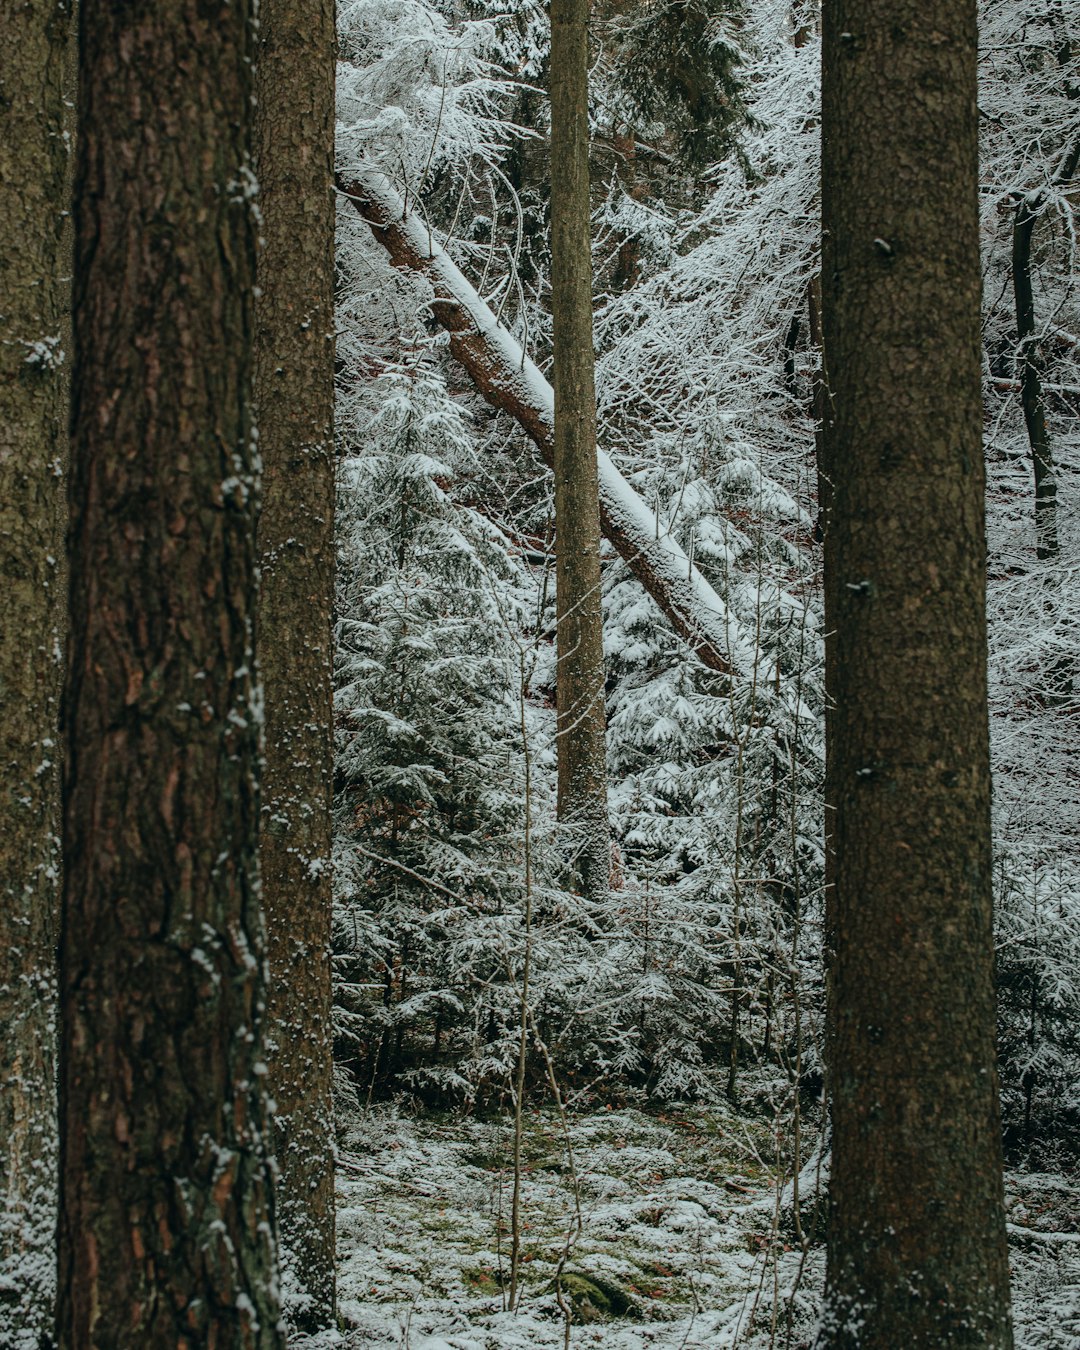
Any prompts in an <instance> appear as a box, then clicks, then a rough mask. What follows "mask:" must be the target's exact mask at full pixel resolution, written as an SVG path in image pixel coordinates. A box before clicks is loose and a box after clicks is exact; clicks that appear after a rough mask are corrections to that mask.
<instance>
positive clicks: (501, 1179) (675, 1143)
mask: <svg viewBox="0 0 1080 1350" xmlns="http://www.w3.org/2000/svg"><path fill="white" fill-rule="evenodd" d="M570 1128H571V1140H572V1146H573V1153H574V1159H575V1165H576V1172H577V1178H578V1189H579V1194H580V1204H581V1217H582V1229H581V1235H580V1237H578V1238H576V1240H574V1238H573V1230H574V1229H575V1227H576V1224H575V1200H574V1179H573V1172H572V1171H571V1170H570V1168H569V1167H568V1165H567V1152H566V1147H565V1143H564V1141H563V1138H562V1130H561V1125H560V1121H559V1117H558V1116H557V1114H555V1113H554V1112H550V1111H532V1112H530V1114H529V1117H528V1122H527V1133H526V1146H525V1157H526V1171H525V1182H524V1192H523V1194H524V1223H525V1225H526V1227H525V1231H524V1233H523V1242H524V1254H523V1271H524V1272H525V1275H524V1280H525V1284H524V1294H523V1297H522V1300H521V1306H520V1308H519V1310H518V1312H516V1313H512V1312H510V1311H508V1310H507V1309H506V1308H505V1306H504V1305H505V1294H504V1290H505V1288H506V1286H507V1284H508V1281H509V1269H510V1232H509V1220H510V1199H511V1188H512V1184H513V1178H512V1172H511V1166H510V1163H511V1149H512V1125H511V1122H510V1120H509V1119H504V1120H478V1119H464V1120H461V1119H458V1120H456V1121H443V1122H434V1121H432V1120H430V1119H428V1120H415V1119H411V1118H408V1117H405V1116H403V1115H400V1114H398V1113H397V1112H395V1111H393V1110H391V1109H385V1108H384V1109H377V1110H375V1111H373V1112H370V1113H366V1114H364V1115H361V1116H359V1117H358V1118H357V1119H356V1120H355V1121H354V1123H353V1125H352V1126H351V1128H350V1129H349V1130H348V1131H347V1133H346V1138H347V1145H346V1148H345V1150H344V1152H343V1156H342V1165H341V1174H340V1179H339V1205H340V1208H339V1248H340V1274H339V1290H340V1310H341V1314H342V1317H343V1320H344V1322H345V1324H346V1326H347V1327H348V1328H349V1330H348V1332H347V1333H346V1340H347V1344H348V1345H350V1346H354V1345H355V1346H385V1347H390V1346H402V1347H405V1346H408V1347H411V1348H412V1350H445V1348H446V1347H452V1350H488V1347H495V1346H498V1347H518V1346H520V1347H526V1346H530V1347H531V1346H535V1347H538V1348H539V1347H546V1346H561V1345H563V1343H564V1334H565V1324H564V1319H563V1315H562V1313H561V1312H560V1309H559V1306H558V1301H557V1298H556V1294H555V1289H554V1280H555V1276H556V1272H557V1270H558V1267H559V1263H560V1260H561V1259H562V1258H563V1254H564V1252H565V1251H566V1250H567V1243H568V1234H571V1237H570V1239H569V1241H570V1246H571V1250H570V1254H569V1257H568V1259H566V1261H565V1274H564V1276H563V1283H564V1287H565V1289H566V1292H567V1296H568V1297H569V1299H570V1300H571V1304H572V1308H573V1317H574V1321H573V1325H572V1329H571V1344H573V1345H575V1346H596V1345H604V1346H610V1347H612V1348H613V1350H616V1348H617V1350H631V1348H633V1350H637V1348H638V1347H644V1346H672V1347H674V1346H687V1347H689V1346H697V1345H702V1346H703V1345H710V1346H727V1345H734V1344H736V1343H738V1344H747V1345H749V1344H754V1343H757V1342H758V1341H760V1336H761V1334H762V1332H764V1334H765V1336H766V1341H765V1342H763V1343H767V1339H768V1333H769V1328H770V1326H771V1323H772V1317H771V1308H772V1306H773V1299H774V1295H775V1293H776V1292H777V1291H779V1293H780V1295H781V1301H780V1302H779V1303H778V1305H777V1306H778V1316H779V1319H780V1325H781V1326H782V1327H783V1330H784V1335H785V1336H786V1332H787V1324H786V1300H785V1299H784V1297H783V1296H784V1295H785V1294H786V1293H787V1292H788V1291H789V1290H790V1289H791V1287H792V1285H793V1283H794V1281H795V1278H796V1276H797V1274H798V1268H799V1265H800V1260H801V1251H800V1249H799V1248H798V1245H797V1243H796V1242H795V1240H794V1236H793V1234H792V1233H790V1232H788V1231H785V1227H784V1225H782V1224H781V1225H778V1224H777V1218H776V1202H775V1175H776V1169H775V1165H774V1161H773V1154H774V1152H775V1146H776V1143H775V1137H774V1131H773V1127H772V1122H771V1120H768V1119H761V1118H751V1117H745V1116H742V1115H740V1114H738V1113H736V1112H733V1111H732V1110H730V1108H726V1107H719V1108H712V1109H709V1110H705V1109H702V1108H700V1107H696V1106H695V1107H689V1106H678V1107H672V1108H670V1109H668V1110H666V1111H664V1112H662V1113H655V1112H651V1113H645V1112H642V1111H638V1110H634V1109H629V1108H627V1109H620V1110H606V1111H602V1112H598V1113H594V1114H590V1115H585V1116H580V1117H574V1118H572V1119H571V1127H570ZM820 1264H821V1261H820V1254H816V1253H812V1254H811V1257H810V1260H809V1262H808V1263H807V1269H806V1270H805V1271H804V1273H803V1274H804V1285H805V1286H806V1288H807V1289H808V1290H812V1288H813V1286H814V1285H815V1284H816V1283H818V1282H819V1281H820V1270H819V1268H820ZM815 1273H816V1278H815ZM815 1302H816V1299H815V1298H814V1297H813V1295H812V1294H811V1296H810V1297H808V1298H805V1299H804V1298H801V1297H800V1298H799V1299H798V1300H797V1301H796V1305H795V1312H796V1315H795V1322H794V1327H793V1331H794V1339H793V1341H792V1344H793V1345H798V1344H800V1343H802V1342H803V1341H804V1340H805V1338H806V1334H807V1332H808V1330H809V1329H810V1327H811V1325H812V1310H813V1304H814V1303H815ZM755 1313H756V1316H755ZM751 1323H753V1324H754V1329H753V1331H751Z"/></svg>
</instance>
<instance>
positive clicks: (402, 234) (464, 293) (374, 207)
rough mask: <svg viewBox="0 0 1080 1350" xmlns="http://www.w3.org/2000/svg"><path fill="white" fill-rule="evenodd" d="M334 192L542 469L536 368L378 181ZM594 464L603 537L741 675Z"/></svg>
mask: <svg viewBox="0 0 1080 1350" xmlns="http://www.w3.org/2000/svg"><path fill="white" fill-rule="evenodd" d="M338 186H339V188H340V190H341V191H342V192H343V193H344V195H345V196H346V197H348V199H349V200H350V201H351V202H352V204H353V205H354V206H355V207H356V209H357V211H359V213H360V214H361V216H363V218H364V220H366V221H367V223H368V225H370V226H371V230H372V233H373V234H374V235H375V238H376V239H377V240H378V241H379V243H380V244H382V245H383V247H384V248H385V249H386V251H387V253H388V254H389V255H390V260H391V262H393V263H394V264H395V266H398V267H407V268H411V269H412V270H414V271H417V272H420V273H422V274H423V275H424V276H425V277H426V278H427V279H428V281H429V282H430V284H431V287H432V289H433V291H434V293H435V294H434V299H433V300H432V302H431V312H432V316H433V317H434V318H435V320H436V321H437V322H438V323H439V324H440V325H441V326H442V327H443V328H445V329H446V331H447V332H448V333H449V335H450V350H451V352H452V353H453V355H454V356H455V357H456V358H457V359H458V360H459V361H460V362H461V364H462V365H463V366H464V367H465V369H466V370H467V371H468V372H469V375H470V376H471V377H472V379H473V381H474V383H475V384H476V387H477V389H478V390H479V391H480V393H481V394H483V396H484V398H485V399H486V400H487V402H488V403H490V404H491V405H492V406H493V407H496V408H499V409H500V410H501V411H503V412H506V413H509V414H510V416H511V417H513V418H514V419H515V420H516V421H517V422H518V423H519V425H520V426H521V427H522V428H523V429H524V431H525V432H526V434H527V435H528V436H529V438H530V440H532V441H533V443H534V444H535V445H536V447H537V449H538V450H539V451H540V453H541V455H542V456H543V459H544V462H545V463H546V464H547V465H548V467H549V468H550V467H551V464H552V458H553V447H554V441H553V424H554V417H555V411H554V409H555V401H554V395H553V393H552V389H551V385H550V384H549V382H548V381H547V380H546V379H545V377H544V376H543V374H542V373H541V371H540V370H539V368H538V367H537V366H536V364H535V363H534V362H533V361H532V360H531V359H530V358H529V356H528V355H527V353H526V352H525V351H524V350H523V349H522V347H521V345H520V344H519V343H518V342H517V341H516V340H515V339H514V338H513V337H512V336H511V335H510V334H509V333H508V332H507V330H506V329H505V328H504V327H503V326H502V325H501V324H500V323H499V322H498V320H497V319H496V318H495V315H494V314H493V313H492V312H491V310H490V308H489V307H488V306H487V305H486V304H485V303H484V301H483V300H482V299H481V297H480V296H479V295H478V294H477V292H476V291H475V290H474V289H473V287H472V286H471V285H470V284H469V283H468V281H467V280H466V279H465V277H464V276H463V275H462V273H461V272H460V270H459V269H458V268H457V266H456V265H455V264H454V262H453V261H452V260H451V258H450V257H449V256H448V254H447V253H446V252H445V250H444V249H443V248H442V247H441V245H440V244H439V243H438V242H437V241H436V240H435V238H434V237H433V235H432V232H431V230H430V229H429V228H428V227H427V226H426V225H425V224H424V222H423V221H422V220H421V219H420V218H419V217H418V216H417V215H416V214H415V213H413V212H410V211H409V210H408V209H407V206H406V203H405V202H404V201H403V200H402V198H401V195H400V193H398V191H397V190H396V189H395V188H394V186H393V184H392V183H391V182H390V181H389V180H388V179H387V178H386V177H385V175H383V174H380V173H367V174H364V175H363V176H357V177H353V178H351V179H349V180H348V181H343V180H342V179H340V178H339V180H338ZM597 461H598V463H597V468H598V471H599V480H600V526H601V529H602V531H603V534H604V537H605V538H606V539H607V540H608V541H609V542H610V543H611V544H612V545H613V546H614V547H615V549H616V550H617V551H618V553H619V554H620V555H621V556H622V557H623V558H624V559H625V560H626V562H627V564H628V565H629V567H630V570H631V572H632V573H633V574H634V576H635V577H636V578H637V580H638V581H640V582H641V584H642V585H643V586H644V587H645V589H646V590H647V591H648V592H649V594H650V595H651V596H652V597H653V599H654V600H655V601H656V603H657V604H658V605H659V606H660V608H661V609H662V610H663V612H664V613H665V614H666V615H667V616H668V619H669V620H670V621H671V623H672V624H673V626H674V627H675V629H676V630H677V632H679V633H680V634H681V635H682V637H684V638H685V639H686V641H687V642H688V643H689V644H690V645H691V647H692V648H693V649H694V651H695V652H696V653H697V655H698V656H699V657H700V659H701V660H702V661H703V662H704V664H705V665H707V666H708V667H709V668H710V669H711V670H715V671H719V672H721V673H723V674H745V673H747V672H748V671H749V669H750V665H751V661H752V656H751V653H750V651H749V649H748V647H747V645H746V643H745V641H744V640H743V638H742V636H741V635H740V632H739V628H738V624H737V622H736V619H735V616H734V615H733V614H732V613H731V611H730V610H729V608H728V607H727V605H725V603H724V601H723V600H722V599H721V597H720V596H719V595H718V594H717V593H716V591H715V590H714V589H713V587H712V586H710V584H709V583H708V581H706V579H705V578H704V577H703V576H702V575H701V573H700V572H699V571H698V570H697V568H696V567H695V566H694V565H693V563H692V562H691V561H690V559H689V558H688V557H687V555H686V553H685V551H684V550H683V549H682V547H681V546H680V545H679V544H678V542H677V541H676V540H675V539H673V538H672V537H671V535H670V534H668V533H667V532H666V531H664V530H662V529H661V526H660V523H659V521H658V520H657V517H656V516H655V514H654V513H653V512H652V511H651V510H650V509H649V507H648V506H647V505H646V504H645V502H644V501H642V499H641V497H640V496H639V495H638V494H637V493H636V492H635V491H634V489H633V488H632V487H631V486H630V484H629V483H628V482H627V481H626V479H625V478H624V477H623V476H622V474H621V473H620V472H619V470H618V469H617V468H616V467H615V465H614V464H613V463H612V461H611V459H610V458H609V456H608V455H606V454H605V453H604V452H603V451H602V450H601V451H598V453H597Z"/></svg>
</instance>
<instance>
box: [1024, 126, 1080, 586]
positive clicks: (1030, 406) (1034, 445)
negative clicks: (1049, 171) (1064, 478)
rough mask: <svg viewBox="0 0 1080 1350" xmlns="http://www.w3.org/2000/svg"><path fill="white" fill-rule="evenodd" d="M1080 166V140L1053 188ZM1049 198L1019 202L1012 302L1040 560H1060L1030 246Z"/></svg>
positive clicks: (1035, 196) (1039, 196)
mask: <svg viewBox="0 0 1080 1350" xmlns="http://www.w3.org/2000/svg"><path fill="white" fill-rule="evenodd" d="M1078 163H1080V142H1078V143H1077V144H1076V145H1074V146H1073V147H1072V148H1071V149H1070V150H1069V151H1068V153H1067V154H1066V156H1065V158H1064V160H1063V161H1062V163H1061V166H1060V167H1059V169H1058V171H1057V173H1056V174H1055V175H1054V180H1053V181H1054V186H1055V187H1064V186H1065V185H1066V184H1067V183H1069V182H1071V180H1072V178H1073V175H1074V174H1075V173H1076V169H1077V165H1078ZM1044 203H1045V197H1044V195H1043V194H1042V193H1039V192H1035V193H1025V194H1023V195H1022V196H1020V197H1019V198H1018V200H1017V202H1016V208H1015V214H1014V216H1013V234H1012V277H1013V299H1014V300H1015V303H1016V341H1017V347H1018V351H1019V360H1018V363H1017V364H1018V366H1019V372H1018V373H1019V375H1020V403H1021V406H1022V407H1023V409H1024V425H1025V426H1026V427H1027V434H1028V444H1029V445H1030V446H1031V463H1032V468H1033V470H1034V477H1035V550H1036V554H1037V556H1038V557H1039V558H1042V559H1044V560H1045V559H1047V558H1056V557H1057V555H1058V533H1057V477H1056V475H1055V473H1054V454H1053V450H1052V448H1051V445H1050V435H1049V433H1048V431H1047V429H1046V406H1045V404H1044V402H1043V390H1042V374H1043V372H1042V359H1041V354H1040V351H1039V344H1038V342H1037V340H1036V337H1035V295H1034V291H1033V289H1032V284H1031V244H1032V237H1033V235H1034V233H1035V226H1036V224H1037V222H1038V219H1039V216H1040V215H1041V213H1042V208H1043V205H1044Z"/></svg>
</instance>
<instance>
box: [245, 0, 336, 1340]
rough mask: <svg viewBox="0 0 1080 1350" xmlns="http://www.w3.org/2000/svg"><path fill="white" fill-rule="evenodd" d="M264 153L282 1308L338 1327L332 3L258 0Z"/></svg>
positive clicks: (262, 268) (273, 1087) (264, 449)
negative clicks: (333, 917) (334, 1054)
mask: <svg viewBox="0 0 1080 1350" xmlns="http://www.w3.org/2000/svg"><path fill="white" fill-rule="evenodd" d="M259 39H260V41H259V54H258V65H257V71H256V93H257V104H256V108H257V111H256V118H255V146H256V155H257V162H256V173H257V175H258V179H259V202H260V206H261V209H262V222H263V223H262V228H261V234H262V238H263V243H262V248H261V251H260V255H259V268H258V273H259V296H258V299H257V300H256V304H255V401H256V416H257V418H258V425H259V451H260V454H261V456H262V463H263V495H262V513H261V516H260V519H259V528H258V556H259V569H260V591H259V609H258V629H259V666H260V670H261V674H262V679H263V692H264V700H265V705H266V739H265V765H264V769H263V781H262V830H261V839H260V859H261V864H262V879H263V904H264V908H265V913H266V929H267V954H268V956H269V961H270V987H269V995H268V1001H267V1018H268V1043H267V1062H268V1067H269V1077H268V1085H269V1090H270V1095H271V1096H272V1097H273V1099H274V1101H275V1102H276V1103H277V1110H276V1114H275V1117H274V1125H273V1138H274V1152H275V1154H276V1157H277V1162H278V1168H279V1172H280V1185H279V1188H278V1210H279V1216H280V1225H281V1244H282V1266H283V1275H284V1282H283V1291H284V1296H285V1313H286V1316H287V1318H288V1319H289V1321H290V1322H292V1323H294V1324H295V1325H297V1326H299V1327H302V1328H304V1329H306V1330H315V1329H316V1328H319V1327H325V1326H331V1325H332V1324H333V1322H334V1140H333V1127H334V1121H333V1103H332V1095H331V1081H332V1068H333V1066H332V1060H331V1009H330V912H331V903H332V901H331V884H330V883H331V875H330V797H331V791H332V786H333V759H332V757H333V733H332V713H333V688H332V643H331V630H330V620H331V614H330V608H331V601H332V591H333V560H334V539H333V527H334V454H333V448H334V447H333V438H334V196H333V151H334V67H335V61H334V5H333V0H315V2H314V3H303V4H301V3H299V2H298V0H262V3H261V5H260V9H259Z"/></svg>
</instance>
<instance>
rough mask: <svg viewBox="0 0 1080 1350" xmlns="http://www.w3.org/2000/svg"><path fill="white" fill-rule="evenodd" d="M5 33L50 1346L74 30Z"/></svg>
mask: <svg viewBox="0 0 1080 1350" xmlns="http://www.w3.org/2000/svg"><path fill="white" fill-rule="evenodd" d="M0 32H2V33H3V34H4V38H5V52H4V55H3V57H2V58H0V63H2V74H0V90H2V98H3V106H4V124H3V133H2V134H0V288H2V296H0V576H2V577H3V595H2V598H0V614H2V616H3V618H2V625H0V773H2V774H3V792H2V794H0V1026H2V1027H3V1036H2V1038H0V1187H2V1195H0V1345H3V1346H6V1347H10V1348H11V1350H23V1347H26V1350H31V1348H32V1350H37V1346H38V1345H39V1342H40V1338H41V1336H42V1335H43V1334H44V1333H45V1332H46V1331H47V1330H48V1329H49V1328H50V1327H51V1325H52V1318H53V1307H52V1301H53V1291H54V1289H55V1282H56V1272H55V1260H54V1255H53V1252H54V1245H55V1228H56V1092H55V1086H54V1077H55V1067H54V1064H55V1060H54V1055H55V1045H54V1041H55V1030H54V1019H55V1014H56V975H55V947H56V921H57V913H58V908H59V884H58V883H59V875H60V849H59V843H60V841H59V838H58V834H59V827H60V815H59V807H60V751H59V747H58V744H57V742H58V739H59V698H60V680H61V672H62V661H61V651H62V628H63V585H62V582H63V572H62V568H61V560H62V558H63V556H64V492H63V483H64V478H63V475H64V470H65V466H66V463H67V382H66V379H65V373H66V365H65V360H66V356H65V350H64V349H65V347H66V346H67V345H68V343H67V338H66V333H65V329H66V313H67V307H68V294H67V291H68V288H67V285H66V283H65V282H64V281H63V280H62V278H63V276H64V274H65V273H67V272H68V271H69V268H68V265H67V259H66V256H65V254H66V230H65V229H64V225H63V222H64V221H65V219H66V218H67V207H68V154H67V150H66V141H65V131H66V127H65V122H66V121H67V118H66V116H65V105H64V94H65V85H66V79H65V76H66V74H67V70H68V65H69V50H68V49H69V47H70V46H71V42H70V34H69V23H68V20H67V17H66V15H65V13H64V11H63V9H62V8H61V7H60V6H59V5H58V4H57V3H55V0H0Z"/></svg>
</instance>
